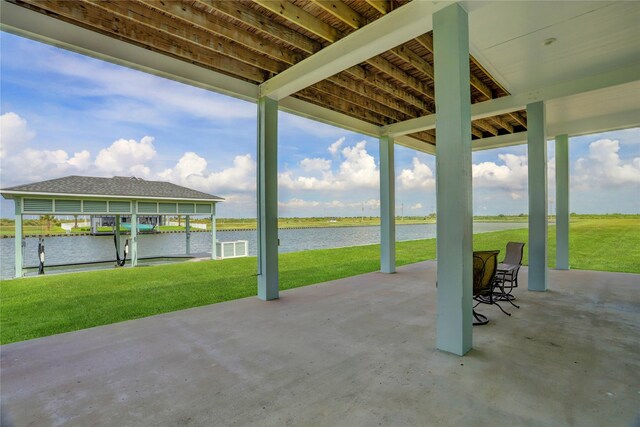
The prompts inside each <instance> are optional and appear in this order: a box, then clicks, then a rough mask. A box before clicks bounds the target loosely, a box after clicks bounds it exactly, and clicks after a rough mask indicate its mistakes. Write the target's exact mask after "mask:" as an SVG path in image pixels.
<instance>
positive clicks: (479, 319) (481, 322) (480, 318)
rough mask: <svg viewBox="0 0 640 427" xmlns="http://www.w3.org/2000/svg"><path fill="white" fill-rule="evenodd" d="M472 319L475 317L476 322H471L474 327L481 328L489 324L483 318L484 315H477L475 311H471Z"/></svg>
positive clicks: (486, 319)
mask: <svg viewBox="0 0 640 427" xmlns="http://www.w3.org/2000/svg"><path fill="white" fill-rule="evenodd" d="M473 317H475V318H476V320H477V322H473V325H474V326H481V325H486V324H487V323H489V319H488V318H487V316H485V315H484V314H481V313H478V312H476V311H475V310H473Z"/></svg>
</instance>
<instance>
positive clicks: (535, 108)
mask: <svg viewBox="0 0 640 427" xmlns="http://www.w3.org/2000/svg"><path fill="white" fill-rule="evenodd" d="M527 150H528V163H529V290H530V291H546V290H547V215H548V211H547V203H548V201H547V139H546V130H545V105H544V102H542V101H539V102H534V103H532V104H528V105H527Z"/></svg>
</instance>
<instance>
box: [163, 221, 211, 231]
mask: <svg viewBox="0 0 640 427" xmlns="http://www.w3.org/2000/svg"><path fill="white" fill-rule="evenodd" d="M167 225H170V226H174V227H177V226H178V221H167ZM180 226H181V227H184V226H185V224H184V221H183V222H182V223H181V224H180ZM189 227H191V228H198V229H200V230H206V229H207V224H202V223H199V222H192V223H191V224H189Z"/></svg>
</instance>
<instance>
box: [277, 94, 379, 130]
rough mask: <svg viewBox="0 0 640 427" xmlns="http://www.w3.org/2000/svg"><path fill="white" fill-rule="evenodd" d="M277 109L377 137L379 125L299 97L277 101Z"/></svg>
mask: <svg viewBox="0 0 640 427" xmlns="http://www.w3.org/2000/svg"><path fill="white" fill-rule="evenodd" d="M278 109H279V110H280V111H285V112H287V113H291V114H295V115H297V116H300V117H305V118H307V119H311V120H315V121H318V122H321V123H326V124H328V125H332V126H336V127H339V128H342V129H346V130H349V131H353V132H357V133H361V134H363V135H368V136H373V137H376V138H377V137H379V136H380V127H379V126H376V125H374V124H371V123H367V122H365V121H363V120H360V119H356V118H354V117H350V116H347V115H346V114H342V113H339V112H337V111H333V110H330V109H328V108H325V107H321V106H319V105H315V104H312V103H310V102H307V101H303V100H301V99H297V98H292V97H288V98H285V99H283V100H282V101H280V102H279V103H278Z"/></svg>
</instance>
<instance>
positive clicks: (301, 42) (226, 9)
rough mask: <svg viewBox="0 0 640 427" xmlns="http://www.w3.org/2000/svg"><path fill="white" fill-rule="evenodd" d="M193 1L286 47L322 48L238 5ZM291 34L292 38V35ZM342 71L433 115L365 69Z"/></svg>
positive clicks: (423, 104) (415, 99) (420, 102)
mask: <svg viewBox="0 0 640 427" xmlns="http://www.w3.org/2000/svg"><path fill="white" fill-rule="evenodd" d="M195 1H196V2H197V3H200V4H202V5H204V6H206V8H207V10H208V11H210V12H213V11H215V12H216V13H221V14H224V15H225V16H228V17H230V18H232V19H234V20H236V21H240V22H243V23H244V24H246V25H249V26H250V27H252V28H255V29H256V30H259V31H261V32H264V33H266V34H269V35H270V36H271V37H274V38H277V39H279V40H283V41H285V42H286V43H288V44H289V45H292V46H294V47H296V48H298V49H300V50H302V51H305V52H306V53H314V52H316V51H317V50H320V48H321V45H320V43H318V42H316V41H312V40H311V39H309V38H307V37H305V36H303V35H301V34H299V33H297V32H295V31H293V30H291V29H289V28H287V27H285V26H283V25H280V24H277V23H274V22H271V21H267V20H265V19H264V16H262V15H260V14H259V13H258V12H257V11H255V10H253V9H251V8H247V7H246V6H244V5H242V4H241V3H238V2H231V1H224V0H222V1H217V0H195ZM322 3H324V1H322ZM345 6H346V5H345ZM292 32H293V35H292V34H291V33H292ZM345 71H346V72H347V74H349V75H350V76H352V77H353V78H355V79H359V80H362V81H363V83H364V84H366V85H369V86H372V87H373V88H376V89H379V90H380V91H382V92H386V93H388V94H389V95H391V96H393V97H394V98H396V99H398V100H400V101H402V102H406V103H407V104H410V105H413V106H414V107H417V108H419V109H421V110H423V111H426V112H431V111H432V108H431V107H430V106H429V105H428V104H427V103H426V102H424V101H423V100H422V99H420V98H418V97H416V96H415V95H413V94H411V93H409V92H407V91H406V90H403V89H401V88H399V87H396V86H395V85H393V84H392V83H390V82H388V81H387V80H385V79H382V78H380V77H378V76H376V75H372V74H370V73H368V72H367V71H366V70H365V69H364V68H362V67H360V66H354V67H350V68H348V69H347V70H345Z"/></svg>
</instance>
